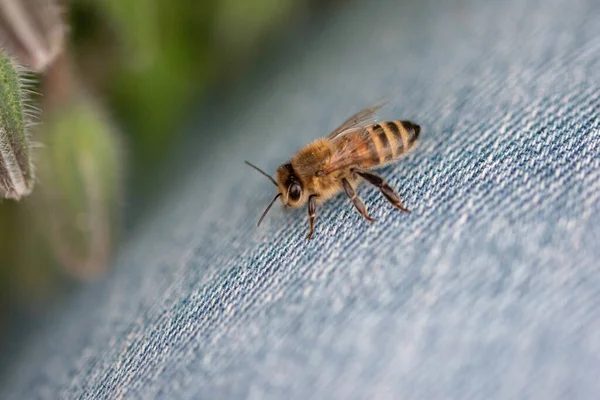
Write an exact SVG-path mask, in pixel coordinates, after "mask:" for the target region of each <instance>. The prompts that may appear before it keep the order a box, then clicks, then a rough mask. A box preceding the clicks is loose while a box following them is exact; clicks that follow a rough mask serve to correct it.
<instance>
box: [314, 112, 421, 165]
mask: <svg viewBox="0 0 600 400" xmlns="http://www.w3.org/2000/svg"><path fill="white" fill-rule="evenodd" d="M419 133H421V127H420V126H419V125H417V124H415V123H412V122H410V121H388V122H380V123H377V124H373V125H370V126H367V127H366V128H365V130H363V131H355V132H352V133H349V134H347V135H341V136H340V137H339V138H337V139H336V140H335V141H334V146H335V149H336V151H335V152H334V154H333V155H332V157H331V159H330V160H329V162H328V163H327V166H326V167H325V168H323V169H322V170H321V171H320V172H321V173H322V174H329V173H331V172H334V171H338V170H342V169H345V168H349V167H353V166H356V167H361V168H372V167H376V166H379V165H382V164H385V163H388V162H390V161H393V160H394V159H396V158H398V157H399V156H401V155H402V154H404V153H406V152H407V151H408V150H409V149H410V148H411V147H413V146H414V144H415V142H416V141H417V139H418V138H419Z"/></svg>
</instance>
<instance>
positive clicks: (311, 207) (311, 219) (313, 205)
mask: <svg viewBox="0 0 600 400" xmlns="http://www.w3.org/2000/svg"><path fill="white" fill-rule="evenodd" d="M317 197H318V196H317V195H316V194H311V195H310V196H309V197H308V225H309V226H310V230H309V232H308V236H306V238H307V239H310V238H311V237H312V235H313V233H314V232H315V215H317V201H316V200H317Z"/></svg>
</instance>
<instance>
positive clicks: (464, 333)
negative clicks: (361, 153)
mask: <svg viewBox="0 0 600 400" xmlns="http://www.w3.org/2000/svg"><path fill="white" fill-rule="evenodd" d="M312 29H313V30H311V31H306V32H304V33H303V34H302V35H301V37H300V38H298V39H296V40H292V41H291V42H290V43H288V44H287V45H286V46H284V47H282V50H281V52H280V53H279V54H278V55H276V56H275V59H274V60H273V62H271V63H266V64H267V65H268V67H267V69H266V70H265V71H262V72H261V73H260V74H257V76H255V77H254V80H253V82H252V83H251V84H248V85H247V87H245V88H243V89H240V94H239V96H238V97H237V99H236V100H235V101H231V102H229V103H227V104H225V105H222V106H221V107H220V108H219V109H218V110H217V111H214V112H212V111H211V112H208V111H205V112H201V113H199V114H198V116H196V117H195V119H194V123H193V124H192V127H191V129H190V130H191V131H192V133H191V134H190V136H189V141H188V143H187V152H186V155H185V156H182V160H183V161H182V164H181V165H182V166H181V171H180V172H172V175H173V178H172V180H173V181H172V184H171V186H170V187H169V189H170V190H169V191H167V192H166V193H165V196H164V198H163V199H161V202H160V206H159V207H157V209H156V210H155V211H154V212H153V213H152V214H153V215H152V217H150V218H148V219H147V220H146V221H145V222H144V223H143V224H142V225H141V226H140V227H139V229H137V230H136V232H135V233H134V235H133V236H132V237H131V239H130V240H129V241H128V242H127V244H126V246H125V247H124V248H123V249H122V250H121V252H120V255H119V257H118V260H117V261H116V264H115V267H114V271H113V273H112V275H111V276H110V277H109V278H108V279H107V280H106V281H104V282H102V283H101V284H99V285H96V286H93V287H88V288H86V289H84V290H82V291H81V292H80V293H77V295H76V296H74V297H73V298H72V299H70V301H69V303H68V304H67V305H66V306H65V307H64V309H62V310H60V312H57V313H55V314H53V315H52V316H50V317H48V318H47V320H46V321H45V322H44V324H42V326H41V327H40V328H39V329H36V330H35V331H34V332H33V333H32V334H30V335H28V336H26V338H27V339H26V341H25V342H24V343H22V345H21V346H20V350H19V351H18V352H15V354H14V356H13V358H12V359H11V363H12V364H11V366H10V368H8V369H7V373H6V374H5V376H4V377H2V380H1V385H0V398H2V399H56V398H66V399H97V398H102V399H104V398H107V399H115V398H116V399H138V398H139V399H153V398H161V399H163V398H164V399H223V398H228V399H238V398H249V399H286V398H292V399H307V398H315V399H404V400H407V399H427V400H434V399H460V400H466V399H540V400H551V399H590V400H592V399H594V400H595V399H598V398H599V397H598V396H600V379H599V377H600V308H599V306H600V226H599V225H600V224H599V221H600V117H599V114H600V2H598V1H597V0H579V1H570V0H569V1H567V0H546V1H536V0H525V1H523V0H507V1H476V0H460V1H459V0H452V1H444V2H442V1H433V0H425V1H422V2H421V1H419V2H417V1H415V2H396V1H384V0H375V1H369V2H366V1H365V2H355V3H350V4H349V5H347V6H345V7H344V8H341V9H340V11H339V12H335V13H331V14H328V15H327V16H324V17H323V22H322V23H320V24H318V26H313V27H312ZM382 98H386V99H387V100H388V105H387V106H386V107H385V108H383V109H382V110H381V111H380V112H379V117H380V120H390V119H408V120H411V121H414V122H416V123H418V124H420V125H421V127H422V131H421V137H420V142H419V144H418V146H417V147H416V148H415V149H414V150H413V151H411V152H410V154H409V155H407V156H406V157H405V158H403V159H402V160H401V161H399V162H398V163H396V164H393V165H389V166H386V167H384V168H382V169H381V170H379V171H378V172H379V173H381V175H382V176H384V177H385V178H386V179H387V180H388V182H389V183H390V185H391V186H392V187H394V188H395V189H397V191H398V193H399V194H400V196H401V197H402V198H403V200H404V203H405V205H406V206H407V207H408V208H410V209H411V211H412V213H411V214H410V215H407V214H403V213H400V212H398V211H397V210H395V209H393V208H392V207H391V206H390V205H389V204H388V203H387V202H386V201H385V199H384V198H383V197H382V196H381V195H380V193H379V192H378V191H377V190H376V189H375V188H373V187H371V186H369V185H367V184H361V185H360V186H358V187H357V192H358V195H359V196H361V197H362V198H363V200H364V201H365V204H366V205H367V207H368V209H369V212H370V214H371V216H372V217H374V218H375V219H376V220H377V221H376V222H375V223H373V224H370V223H368V222H367V221H365V220H363V219H362V218H361V217H360V216H359V215H358V213H357V212H356V211H355V210H354V209H353V207H352V204H351V203H350V202H349V201H348V199H347V198H345V196H344V195H343V194H340V196H338V197H335V198H334V199H333V200H331V201H330V202H328V203H326V204H324V205H323V206H320V207H318V208H317V219H316V231H315V236H314V239H313V240H311V241H307V240H306V239H305V236H306V234H307V231H308V221H307V211H306V209H305V208H302V209H298V210H284V209H283V208H282V207H281V206H280V205H279V203H277V204H276V205H275V207H274V208H273V210H272V211H271V213H270V214H269V215H268V216H267V218H266V219H265V220H264V222H263V224H262V225H261V226H260V227H259V228H257V227H256V221H257V219H258V217H259V216H260V213H261V212H262V211H263V209H264V207H265V206H266V204H267V203H268V201H269V200H270V199H271V198H272V196H273V195H274V194H275V190H274V187H273V185H272V184H271V183H269V182H268V181H267V180H266V179H265V178H264V177H261V176H260V175H259V174H257V173H256V172H255V171H253V170H251V169H250V168H248V167H247V166H245V165H244V164H243V161H244V160H245V159H248V160H250V161H252V162H254V163H256V164H258V165H259V166H261V167H262V168H264V169H266V170H268V171H269V172H274V171H275V169H276V168H277V166H278V165H279V164H281V163H283V162H285V161H286V160H287V159H288V158H289V157H290V156H291V155H292V154H293V153H294V152H295V151H296V150H298V149H299V148H300V147H301V146H303V145H305V144H307V143H309V142H310V141H311V140H314V139H316V138H317V137H319V136H324V135H326V134H327V133H328V132H329V131H331V130H332V129H334V128H335V127H336V126H337V125H338V124H339V123H340V122H342V121H343V120H344V119H346V118H347V117H348V116H349V115H350V114H352V113H354V112H356V111H358V110H359V109H361V108H363V107H365V106H368V105H372V104H374V103H376V102H377V101H378V100H380V99H382ZM209 135H214V136H213V138H212V139H207V136H209Z"/></svg>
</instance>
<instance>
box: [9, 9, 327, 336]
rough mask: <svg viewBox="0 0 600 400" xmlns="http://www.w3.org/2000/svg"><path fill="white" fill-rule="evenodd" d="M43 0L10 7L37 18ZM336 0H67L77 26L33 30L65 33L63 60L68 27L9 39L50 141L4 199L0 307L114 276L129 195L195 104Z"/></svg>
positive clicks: (139, 194) (145, 183) (138, 190)
mask: <svg viewBox="0 0 600 400" xmlns="http://www.w3.org/2000/svg"><path fill="white" fill-rule="evenodd" d="M21 1H23V2H22V3H19V2H21ZM39 1H41V0H0V6H2V5H3V3H2V2H5V3H4V4H9V3H11V2H13V4H20V5H23V7H29V8H28V10H29V11H28V12H31V13H39V11H37V10H38V9H40V8H38V7H34V6H33V5H35V4H37V3H36V2H39ZM43 1H47V0H43ZM329 2H331V0H328V1H319V0H202V1H198V0H145V1H139V0H57V5H60V6H61V7H62V10H63V11H64V14H63V17H64V27H67V28H68V29H66V30H65V29H63V28H64V27H63V26H60V27H58V26H57V22H56V21H59V19H58V18H56V14H52V18H53V19H52V20H51V18H50V17H45V18H46V19H47V21H46V20H45V21H46V23H43V24H38V25H36V24H30V25H31V26H29V27H28V28H30V29H32V30H34V31H35V30H39V34H38V37H39V38H45V37H50V36H49V35H47V34H44V32H50V31H51V32H52V33H53V35H54V34H61V33H62V32H64V31H66V32H67V36H66V40H65V42H64V48H61V53H60V54H59V55H58V56H57V57H58V58H57V60H55V61H54V62H50V61H49V60H52V59H53V58H52V57H54V56H55V55H56V53H57V51H56V49H57V46H61V47H62V46H63V41H62V40H60V37H59V36H52V40H48V41H46V42H40V43H39V44H38V45H37V46H36V50H37V51H38V52H37V53H33V52H32V51H29V50H31V49H25V48H21V47H20V43H19V42H18V40H16V41H15V42H14V43H12V42H11V43H9V44H11V45H12V44H14V46H6V45H5V47H6V49H7V50H8V51H9V53H10V52H11V51H12V56H14V57H15V58H16V59H17V60H18V61H20V62H22V63H24V64H26V65H27V66H29V67H30V68H31V69H33V70H35V71H36V72H37V73H38V75H37V77H38V78H39V81H40V84H39V86H38V87H37V90H38V92H39V94H40V95H41V96H39V97H37V98H36V101H37V102H38V103H39V108H41V114H40V116H39V118H38V121H37V123H38V125H37V126H36V129H34V130H33V131H31V132H30V134H31V135H32V136H33V140H34V141H35V142H37V143H39V144H40V146H39V148H36V149H35V151H34V153H33V155H34V161H35V164H36V171H37V175H38V179H37V183H36V188H35V190H34V191H33V193H32V195H31V196H29V197H27V198H25V199H24V200H21V201H20V202H18V203H17V202H14V201H12V200H3V201H2V200H0V313H2V311H3V310H6V309H8V308H11V307H13V306H17V307H20V308H22V307H23V306H27V307H29V308H32V307H35V306H37V305H42V304H43V303H44V302H46V301H47V300H48V299H50V298H52V297H53V296H54V295H56V294H57V293H60V292H61V291H63V290H64V289H65V288H67V287H68V285H70V284H71V283H72V282H73V278H75V279H76V280H77V279H81V278H93V277H97V276H99V275H102V274H103V273H105V272H106V270H107V267H108V265H109V264H110V259H111V256H112V255H113V253H114V249H115V248H116V246H117V245H118V240H117V238H118V235H119V231H120V229H121V225H122V218H121V215H122V205H123V203H124V202H125V200H124V197H125V196H127V197H128V198H129V199H131V194H132V193H135V194H136V197H135V198H136V199H143V198H144V196H145V195H146V194H148V193H151V190H152V188H153V185H154V183H155V179H156V176H157V174H158V173H159V172H160V171H161V169H162V167H163V166H164V162H165V161H166V158H167V156H168V155H169V154H170V152H171V151H172V150H173V149H174V147H175V146H176V145H177V143H178V141H179V140H180V139H181V138H180V137H179V136H180V135H181V132H183V129H182V125H183V123H184V122H183V118H184V117H185V116H186V114H187V113H188V111H189V110H188V109H189V107H190V104H191V102H192V101H193V100H194V99H197V98H199V97H201V96H202V95H204V94H206V93H208V90H209V89H211V88H222V87H225V88H226V87H228V86H232V85H234V84H235V82H236V81H237V79H238V78H239V77H241V76H243V74H244V73H245V72H247V71H248V70H249V69H251V68H252V65H253V63H254V61H256V60H257V59H258V57H257V56H258V54H260V53H259V51H260V50H261V49H262V48H263V46H264V45H266V44H268V42H270V41H273V40H274V38H276V37H277V36H278V34H277V33H278V32H282V31H283V30H284V29H287V28H288V27H289V26H291V25H293V24H294V23H297V22H298V21H302V17H304V16H307V15H309V12H314V11H315V10H319V9H321V8H322V7H323V6H325V5H326V4H327V3H329ZM1 9H2V7H0V12H1V11H2V10H1ZM40 10H41V9H40ZM39 18H40V17H39V16H37V15H36V16H35V17H34V18H31V19H30V21H29V22H31V21H38V20H39ZM54 19H55V20H56V21H55V22H54V23H52V21H54ZM2 23H3V19H2V15H0V34H5V33H3V32H10V26H11V24H10V23H8V24H7V23H6V21H5V20H4V23H5V25H4V26H3V25H2ZM17 23H21V21H16V22H15V21H13V23H12V25H15V24H17ZM24 23H25V24H26V23H28V21H25V22H24ZM59 28H60V29H59ZM7 37H8V36H6V37H0V43H3V39H6V38H7ZM17 39H18V38H17ZM4 42H5V40H4ZM40 60H43V63H42V62H41V61H40ZM28 61H31V65H28ZM34 61H36V62H37V64H36V63H34ZM36 65H37V66H38V67H39V68H36ZM42 66H43V67H42ZM124 155H126V156H127V157H126V158H125V157H124ZM129 201H130V200H129ZM135 205H136V206H138V204H135ZM0 317H1V315H0ZM0 331H1V330H0Z"/></svg>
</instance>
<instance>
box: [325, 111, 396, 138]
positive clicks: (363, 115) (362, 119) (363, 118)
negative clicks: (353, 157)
mask: <svg viewBox="0 0 600 400" xmlns="http://www.w3.org/2000/svg"><path fill="white" fill-rule="evenodd" d="M385 104H386V103H380V104H378V105H376V106H372V107H367V108H363V109H362V110H360V111H359V112H357V113H356V114H354V115H352V116H351V117H350V118H348V119H347V120H345V121H344V122H343V123H342V124H341V125H340V126H338V127H337V128H336V129H335V130H334V131H333V132H331V133H330V134H329V135H328V136H327V139H329V140H332V139H335V138H336V137H338V136H340V135H342V134H345V133H348V132H354V131H356V130H361V129H363V128H364V127H365V126H367V125H370V124H372V123H373V122H375V120H376V119H377V118H376V116H375V112H376V111H377V110H379V109H380V108H381V107H383V106H384V105H385Z"/></svg>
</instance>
